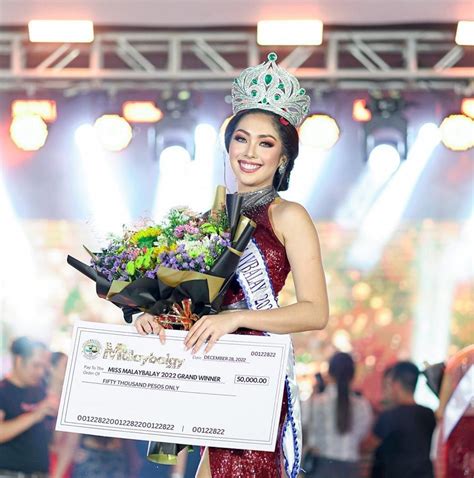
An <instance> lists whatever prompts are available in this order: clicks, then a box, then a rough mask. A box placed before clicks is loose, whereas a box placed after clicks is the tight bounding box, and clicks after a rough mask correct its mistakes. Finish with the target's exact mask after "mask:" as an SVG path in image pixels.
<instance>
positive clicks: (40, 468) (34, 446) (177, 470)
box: [0, 337, 196, 478]
mask: <svg viewBox="0 0 474 478" xmlns="http://www.w3.org/2000/svg"><path fill="white" fill-rule="evenodd" d="M10 351H11V370H10V372H9V373H8V375H7V376H5V377H2V379H1V380H0V478H7V477H11V478H13V477H16V478H135V477H139V476H140V477H142V478H145V477H148V476H150V477H151V476H155V477H156V476H159V477H170V478H183V477H184V476H185V474H184V473H185V471H184V468H185V466H186V455H183V456H182V457H180V459H179V463H178V464H177V465H176V466H171V467H170V466H161V467H160V466H157V465H154V464H151V463H148V462H146V460H145V456H146V446H147V444H146V443H144V442H137V441H132V440H122V439H118V438H108V437H98V436H92V435H80V434H76V433H66V432H60V431H56V430H55V425H56V417H57V414H58V407H59V401H60V396H61V390H62V385H63V381H64V376H65V371H66V365H67V360H68V357H67V355H65V354H64V353H61V352H51V351H49V350H48V349H47V347H46V346H45V345H44V344H43V343H41V342H38V341H35V340H32V339H30V338H27V337H20V338H18V339H16V340H14V341H13V343H12V344H11V347H10ZM195 455H196V453H195ZM189 476H192V475H189Z"/></svg>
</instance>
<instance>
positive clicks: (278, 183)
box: [225, 108, 299, 192]
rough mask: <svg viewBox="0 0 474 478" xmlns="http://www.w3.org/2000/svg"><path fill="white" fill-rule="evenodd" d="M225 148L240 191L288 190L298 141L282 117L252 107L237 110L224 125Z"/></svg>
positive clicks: (296, 133) (290, 126) (291, 128)
mask: <svg viewBox="0 0 474 478" xmlns="http://www.w3.org/2000/svg"><path fill="white" fill-rule="evenodd" d="M225 146H226V149H227V152H228V153H229V157H230V163H231V166H232V170H233V172H234V174H235V175H236V178H237V181H238V182H241V183H242V184H241V189H240V190H239V191H240V192H248V191H252V189H253V187H255V185H257V187H262V186H263V187H265V186H270V185H273V187H274V188H275V189H276V190H277V191H286V190H287V189H288V184H289V180H290V174H291V170H292V169H293V165H294V162H295V159H296V157H297V156H298V151H299V142H298V132H297V131H296V128H295V127H294V126H293V125H291V124H290V123H289V122H288V121H287V120H286V119H285V118H283V117H281V116H280V117H279V116H277V115H276V114H275V113H272V112H269V111H265V110H259V109H256V108H255V109H251V110H244V111H241V112H240V113H237V114H236V115H235V116H234V117H233V118H232V119H231V120H230V122H229V124H228V125H227V128H226V131H225ZM257 158H258V159H257ZM253 173H258V174H255V175H253ZM245 174H247V175H249V174H252V176H247V177H246V176H245Z"/></svg>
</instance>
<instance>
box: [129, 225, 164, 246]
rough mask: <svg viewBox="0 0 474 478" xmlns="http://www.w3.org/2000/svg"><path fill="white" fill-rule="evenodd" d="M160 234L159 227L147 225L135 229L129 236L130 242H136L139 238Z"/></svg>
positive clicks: (153, 236)
mask: <svg viewBox="0 0 474 478" xmlns="http://www.w3.org/2000/svg"><path fill="white" fill-rule="evenodd" d="M160 234H161V229H160V228H159V227H147V228H146V229H143V230H141V231H137V232H135V233H134V234H132V237H130V242H131V243H132V244H138V242H139V241H140V240H143V239H145V238H156V237H158V236H159V235H160Z"/></svg>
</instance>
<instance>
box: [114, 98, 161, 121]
mask: <svg viewBox="0 0 474 478" xmlns="http://www.w3.org/2000/svg"><path fill="white" fill-rule="evenodd" d="M122 114H123V117H124V118H125V119H126V120H127V121H128V122H129V123H157V122H158V121H160V120H161V119H162V118H163V112H162V111H161V110H160V108H158V107H157V106H156V105H155V103H154V102H153V101H126V102H125V103H124V104H123V106H122Z"/></svg>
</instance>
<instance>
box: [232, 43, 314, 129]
mask: <svg viewBox="0 0 474 478" xmlns="http://www.w3.org/2000/svg"><path fill="white" fill-rule="evenodd" d="M267 58H268V61H266V62H264V63H262V64H260V65H258V66H251V67H250V68H247V69H245V70H244V71H243V72H242V73H241V74H240V75H239V76H238V77H237V78H236V79H235V80H234V83H233V84H232V110H233V112H234V114H236V113H238V112H239V111H243V110H250V109H254V108H256V109H261V110H267V111H271V112H273V113H276V114H277V115H279V116H282V117H283V118H285V119H286V120H288V121H289V122H290V123H291V124H292V125H293V126H294V127H295V128H296V127H297V126H299V125H300V124H301V123H302V121H303V119H304V117H305V116H306V115H307V114H308V111H309V104H310V101H311V100H310V98H309V96H308V95H306V94H305V93H306V90H305V89H304V88H300V83H299V81H298V80H297V79H296V77H295V76H294V75H292V74H291V73H288V72H287V71H286V70H284V69H283V68H281V67H280V66H278V65H277V64H276V60H277V58H278V57H277V54H276V53H273V52H272V53H270V54H269V55H268V57H267Z"/></svg>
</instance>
